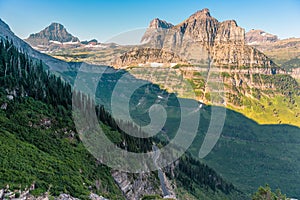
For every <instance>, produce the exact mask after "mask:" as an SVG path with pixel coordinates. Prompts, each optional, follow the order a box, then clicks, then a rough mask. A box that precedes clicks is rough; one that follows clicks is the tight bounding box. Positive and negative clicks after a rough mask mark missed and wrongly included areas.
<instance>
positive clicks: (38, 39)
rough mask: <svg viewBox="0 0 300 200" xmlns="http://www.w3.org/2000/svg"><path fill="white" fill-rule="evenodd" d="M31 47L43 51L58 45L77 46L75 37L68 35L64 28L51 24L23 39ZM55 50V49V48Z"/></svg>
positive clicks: (77, 40) (77, 41) (57, 24)
mask: <svg viewBox="0 0 300 200" xmlns="http://www.w3.org/2000/svg"><path fill="white" fill-rule="evenodd" d="M25 41H26V42H28V43H29V44H30V45H31V46H32V47H35V48H37V49H38V50H41V51H43V50H44V51H45V50H47V49H48V50H49V49H53V48H54V47H55V46H60V45H63V44H65V45H79V43H80V41H79V39H78V38H77V37H74V36H73V35H72V34H70V33H69V32H68V31H67V30H66V28H65V27H64V26H63V25H61V24H59V23H52V24H50V25H49V26H48V27H46V28H45V29H43V30H42V31H40V32H39V33H35V34H31V35H30V36H29V37H28V38H27V39H25ZM56 48H57V47H56Z"/></svg>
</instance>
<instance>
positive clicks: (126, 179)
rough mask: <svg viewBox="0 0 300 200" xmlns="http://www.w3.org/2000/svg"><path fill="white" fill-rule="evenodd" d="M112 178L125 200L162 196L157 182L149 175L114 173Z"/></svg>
mask: <svg viewBox="0 0 300 200" xmlns="http://www.w3.org/2000/svg"><path fill="white" fill-rule="evenodd" d="M112 176H113V178H114V179H115V181H116V183H117V184H118V186H119V188H120V189H121V191H122V192H123V194H124V196H125V197H126V199H141V198H142V197H143V196H145V195H151V194H153V195H154V194H162V192H161V191H160V188H159V181H158V180H157V179H156V178H154V177H153V174H151V173H149V174H148V173H140V174H128V173H125V172H119V171H115V172H113V173H112Z"/></svg>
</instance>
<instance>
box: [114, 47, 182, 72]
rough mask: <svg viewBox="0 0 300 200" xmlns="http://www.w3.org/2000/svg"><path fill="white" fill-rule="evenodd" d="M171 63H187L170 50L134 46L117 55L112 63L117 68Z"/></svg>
mask: <svg viewBox="0 0 300 200" xmlns="http://www.w3.org/2000/svg"><path fill="white" fill-rule="evenodd" d="M170 63H171V64H174V65H175V64H177V63H187V61H185V60H183V59H182V58H181V57H179V56H178V55H176V54H175V53H173V52H170V51H164V50H163V49H153V48H148V47H146V48H138V47H137V48H134V49H133V50H131V51H128V52H126V53H124V54H123V55H121V56H120V57H118V58H117V59H116V60H115V62H114V63H112V65H113V66H114V67H117V68H126V67H130V66H170Z"/></svg>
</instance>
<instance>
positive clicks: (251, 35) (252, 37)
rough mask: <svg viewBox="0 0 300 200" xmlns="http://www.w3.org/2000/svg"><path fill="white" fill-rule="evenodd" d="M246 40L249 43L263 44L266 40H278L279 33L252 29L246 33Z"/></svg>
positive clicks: (272, 41) (271, 41)
mask: <svg viewBox="0 0 300 200" xmlns="http://www.w3.org/2000/svg"><path fill="white" fill-rule="evenodd" d="M245 40H246V43H247V44H249V45H254V44H261V43H266V42H268V43H274V42H277V41H278V40H279V39H278V36H277V35H272V34H270V33H266V32H265V31H262V30H254V29H252V30H250V31H249V32H247V33H246V35H245Z"/></svg>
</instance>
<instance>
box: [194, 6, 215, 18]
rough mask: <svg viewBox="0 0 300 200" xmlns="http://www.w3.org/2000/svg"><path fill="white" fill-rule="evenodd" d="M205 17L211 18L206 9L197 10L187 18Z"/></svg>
mask: <svg viewBox="0 0 300 200" xmlns="http://www.w3.org/2000/svg"><path fill="white" fill-rule="evenodd" d="M206 17H211V15H210V11H209V9H208V8H204V9H202V10H198V11H197V12H195V13H194V14H192V15H191V16H190V17H189V18H206Z"/></svg>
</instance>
